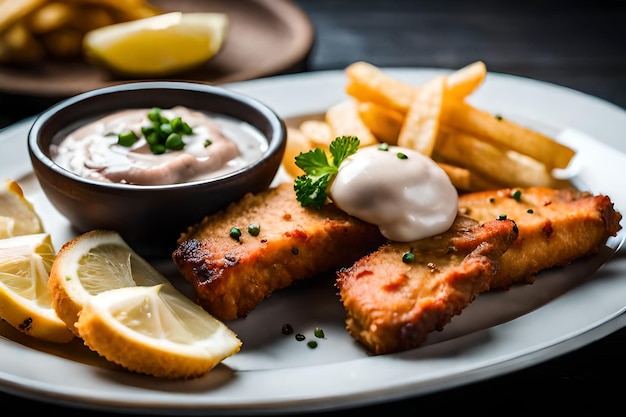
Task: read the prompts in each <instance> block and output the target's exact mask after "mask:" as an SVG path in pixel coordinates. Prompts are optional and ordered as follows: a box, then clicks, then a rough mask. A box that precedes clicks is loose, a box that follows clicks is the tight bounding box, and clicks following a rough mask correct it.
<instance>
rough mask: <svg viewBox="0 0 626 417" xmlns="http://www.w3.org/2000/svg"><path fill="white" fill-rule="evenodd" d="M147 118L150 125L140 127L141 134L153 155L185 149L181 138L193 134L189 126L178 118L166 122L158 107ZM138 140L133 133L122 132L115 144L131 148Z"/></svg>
mask: <svg viewBox="0 0 626 417" xmlns="http://www.w3.org/2000/svg"><path fill="white" fill-rule="evenodd" d="M147 117H148V119H149V120H150V121H151V122H152V125H150V126H144V127H142V128H141V133H142V134H143V136H144V137H145V138H146V142H147V143H148V146H149V147H150V150H151V151H152V153H153V154H155V155H159V154H162V153H165V151H166V150H168V149H170V150H173V151H180V150H181V149H183V148H184V147H185V142H183V139H182V136H183V135H191V134H193V130H192V129H191V127H190V126H189V124H187V123H186V122H184V121H183V120H182V119H181V118H180V117H175V118H173V119H172V120H168V119H167V118H166V117H164V116H163V115H162V114H161V109H160V108H158V107H153V108H152V109H151V110H150V112H149V113H148V115H147ZM138 140H139V137H138V136H137V135H136V134H135V133H134V132H133V131H128V132H122V133H120V134H119V135H118V136H117V143H118V144H119V145H122V146H132V145H133V144H134V143H135V142H137V141H138Z"/></svg>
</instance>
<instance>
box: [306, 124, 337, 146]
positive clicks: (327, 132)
mask: <svg viewBox="0 0 626 417" xmlns="http://www.w3.org/2000/svg"><path fill="white" fill-rule="evenodd" d="M299 128H300V132H302V134H303V135H304V136H306V138H307V139H308V140H309V142H310V143H311V145H313V146H314V147H320V148H322V149H328V147H329V146H330V142H332V141H333V139H335V136H333V130H332V129H331V127H330V126H329V125H328V123H326V122H325V121H323V120H313V119H311V120H305V121H303V122H302V123H300V127H299Z"/></svg>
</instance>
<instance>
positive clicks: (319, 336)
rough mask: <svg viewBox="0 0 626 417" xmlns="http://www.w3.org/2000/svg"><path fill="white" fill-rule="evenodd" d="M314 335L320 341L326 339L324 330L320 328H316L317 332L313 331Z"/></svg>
mask: <svg viewBox="0 0 626 417" xmlns="http://www.w3.org/2000/svg"><path fill="white" fill-rule="evenodd" d="M313 334H314V335H315V337H318V338H320V339H323V338H324V330H322V329H320V328H319V327H316V328H315V330H314V331H313Z"/></svg>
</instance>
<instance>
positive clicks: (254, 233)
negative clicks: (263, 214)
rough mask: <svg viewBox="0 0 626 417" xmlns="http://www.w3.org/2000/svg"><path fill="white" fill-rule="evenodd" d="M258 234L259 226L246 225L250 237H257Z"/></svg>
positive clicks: (254, 224)
mask: <svg viewBox="0 0 626 417" xmlns="http://www.w3.org/2000/svg"><path fill="white" fill-rule="evenodd" d="M260 232H261V226H259V225H258V224H256V223H250V224H249V225H248V233H250V234H251V235H252V236H258V235H259V233H260Z"/></svg>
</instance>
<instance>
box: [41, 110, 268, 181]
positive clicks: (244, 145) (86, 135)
mask: <svg viewBox="0 0 626 417" xmlns="http://www.w3.org/2000/svg"><path fill="white" fill-rule="evenodd" d="M149 112H150V109H129V110H122V111H119V112H115V113H112V114H110V115H107V116H105V117H103V118H101V119H99V120H96V121H94V122H92V123H89V124H87V125H85V126H82V127H81V128H79V129H77V130H75V131H73V132H71V133H69V134H68V135H67V137H65V138H64V139H63V140H62V141H61V142H60V143H59V144H58V145H53V146H52V147H51V154H52V159H53V160H54V162H56V163H57V164H58V165H60V166H61V167H63V168H65V169H67V170H69V171H72V172H74V173H76V174H78V175H80V176H82V177H85V178H89V179H92V180H98V181H102V182H115V183H122V184H137V185H161V184H175V183H181V182H188V181H195V180H200V179H205V178H209V177H215V176H218V175H222V174H226V173H229V172H232V171H235V170H237V169H240V168H242V167H244V166H245V165H248V164H250V163H251V162H252V161H255V160H258V159H260V158H261V155H262V153H263V152H264V150H265V149H266V148H267V142H266V141H265V140H264V139H263V135H262V134H261V132H260V131H258V129H256V128H254V127H253V126H252V125H249V124H247V123H245V122H241V121H238V120H235V119H231V118H227V117H225V116H217V115H211V116H209V115H208V114H205V113H202V112H199V111H194V110H191V109H188V108H186V107H183V106H176V107H173V108H171V109H162V110H161V115H162V116H164V117H167V118H168V119H169V120H171V119H173V118H174V117H176V116H179V117H181V118H182V120H183V121H184V122H186V123H187V124H189V125H190V127H191V128H192V130H193V133H192V134H191V135H183V136H182V140H183V142H184V143H185V147H184V148H183V149H182V150H180V151H170V150H168V151H166V152H165V153H163V154H159V155H155V154H153V153H152V151H151V150H150V147H149V145H148V143H147V142H146V139H145V138H144V137H143V135H142V134H141V128H142V127H143V126H150V125H151V123H152V122H150V120H149V119H148V117H147V115H148V113H149ZM129 130H132V131H133V132H135V134H136V135H137V136H138V137H139V138H140V139H139V140H138V141H137V142H135V143H134V144H133V145H132V146H130V147H127V146H122V145H119V144H117V137H118V135H119V134H120V133H124V132H128V131H129ZM209 143H210V144H209Z"/></svg>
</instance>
